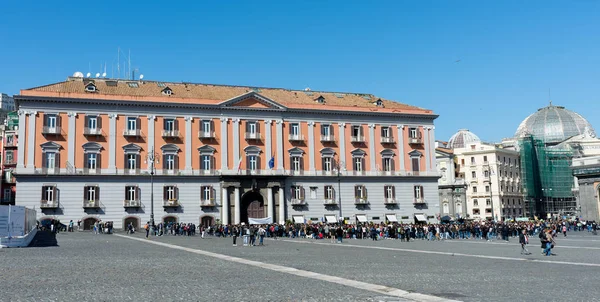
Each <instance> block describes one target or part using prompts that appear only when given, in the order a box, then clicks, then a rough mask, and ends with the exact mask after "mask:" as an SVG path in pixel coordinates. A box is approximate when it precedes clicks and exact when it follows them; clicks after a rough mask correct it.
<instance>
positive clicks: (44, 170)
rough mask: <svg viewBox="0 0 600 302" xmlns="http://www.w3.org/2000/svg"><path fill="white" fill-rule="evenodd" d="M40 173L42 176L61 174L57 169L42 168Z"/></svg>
mask: <svg viewBox="0 0 600 302" xmlns="http://www.w3.org/2000/svg"><path fill="white" fill-rule="evenodd" d="M40 172H41V173H42V174H60V168H58V167H56V168H47V167H46V168H42V169H41V170H40Z"/></svg>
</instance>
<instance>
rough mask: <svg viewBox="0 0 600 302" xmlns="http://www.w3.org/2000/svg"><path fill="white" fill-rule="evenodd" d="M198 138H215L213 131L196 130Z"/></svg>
mask: <svg viewBox="0 0 600 302" xmlns="http://www.w3.org/2000/svg"><path fill="white" fill-rule="evenodd" d="M198 138H199V139H210V138H215V133H214V132H213V131H202V130H200V131H198Z"/></svg>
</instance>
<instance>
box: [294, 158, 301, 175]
mask: <svg viewBox="0 0 600 302" xmlns="http://www.w3.org/2000/svg"><path fill="white" fill-rule="evenodd" d="M292 171H294V172H300V171H302V157H299V156H294V157H292Z"/></svg>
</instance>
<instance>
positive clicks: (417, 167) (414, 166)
mask: <svg viewBox="0 0 600 302" xmlns="http://www.w3.org/2000/svg"><path fill="white" fill-rule="evenodd" d="M410 163H411V165H412V171H413V172H419V171H420V170H421V169H420V163H419V158H418V157H413V158H411V159H410Z"/></svg>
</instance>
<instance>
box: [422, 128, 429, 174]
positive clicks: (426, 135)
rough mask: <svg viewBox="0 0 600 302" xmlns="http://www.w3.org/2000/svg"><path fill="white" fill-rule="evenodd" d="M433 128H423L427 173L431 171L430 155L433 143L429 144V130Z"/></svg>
mask: <svg viewBox="0 0 600 302" xmlns="http://www.w3.org/2000/svg"><path fill="white" fill-rule="evenodd" d="M430 129H431V128H430V127H423V132H425V133H424V134H425V141H424V143H425V146H424V147H425V171H427V172H429V171H431V160H430V158H431V154H430V151H431V150H430V145H431V143H430V142H429V130H430Z"/></svg>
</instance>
